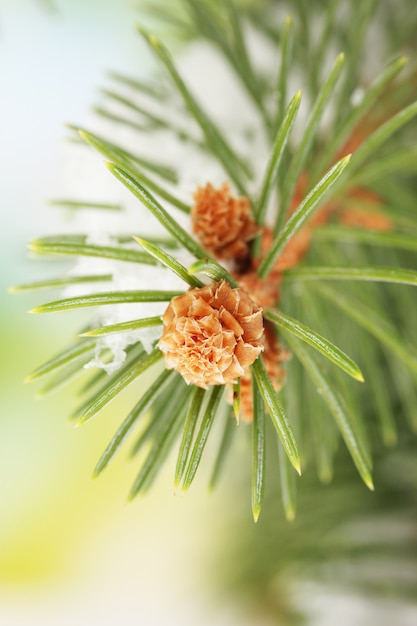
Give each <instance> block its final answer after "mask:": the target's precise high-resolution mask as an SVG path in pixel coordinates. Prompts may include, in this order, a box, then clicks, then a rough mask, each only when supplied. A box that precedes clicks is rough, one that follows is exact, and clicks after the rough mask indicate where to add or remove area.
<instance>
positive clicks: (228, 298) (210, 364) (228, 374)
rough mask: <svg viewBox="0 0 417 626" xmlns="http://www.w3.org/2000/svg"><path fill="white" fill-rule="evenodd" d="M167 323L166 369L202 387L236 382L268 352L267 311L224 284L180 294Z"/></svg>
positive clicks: (164, 339)
mask: <svg viewBox="0 0 417 626" xmlns="http://www.w3.org/2000/svg"><path fill="white" fill-rule="evenodd" d="M162 321H163V324H164V329H163V332H162V336H161V339H160V340H159V344H158V345H159V348H160V349H161V350H162V352H163V353H164V356H165V363H166V367H167V368H168V369H176V370H177V371H178V372H179V373H180V374H181V376H182V377H183V378H184V380H185V382H186V383H188V384H189V383H192V384H194V385H197V386H198V387H203V389H207V387H208V386H209V385H223V384H225V383H230V382H234V381H236V380H237V379H238V378H239V377H240V376H242V374H244V372H245V370H246V368H247V367H248V366H249V365H251V364H252V363H253V362H254V361H255V359H256V358H257V357H258V355H259V354H260V352H261V351H262V350H263V343H262V338H263V332H264V326H263V317H262V308H261V307H259V306H258V305H257V304H256V303H255V302H254V301H253V300H252V299H251V298H250V297H249V295H248V294H247V293H246V292H245V291H244V290H243V289H240V288H238V289H232V287H230V285H229V284H228V283H226V282H225V281H221V282H219V283H212V284H210V285H206V286H205V287H201V288H198V289H190V290H189V291H187V292H186V293H185V294H183V295H181V296H176V297H175V298H173V299H172V300H171V302H170V303H169V305H168V308H167V310H166V311H165V313H164V315H163V316H162Z"/></svg>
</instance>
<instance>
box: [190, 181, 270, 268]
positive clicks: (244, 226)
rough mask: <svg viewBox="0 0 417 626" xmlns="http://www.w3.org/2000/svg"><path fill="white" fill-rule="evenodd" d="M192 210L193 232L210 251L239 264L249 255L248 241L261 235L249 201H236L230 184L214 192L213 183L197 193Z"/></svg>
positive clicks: (245, 199) (220, 257) (241, 198)
mask: <svg viewBox="0 0 417 626" xmlns="http://www.w3.org/2000/svg"><path fill="white" fill-rule="evenodd" d="M194 201H195V204H194V206H193V208H192V211H191V220H192V227H193V231H194V233H195V234H196V235H197V237H198V240H199V241H200V243H201V245H202V246H203V248H204V249H205V250H207V252H210V253H211V254H213V255H214V256H215V257H217V258H218V259H224V260H233V261H235V262H237V263H239V262H241V261H242V260H244V259H246V258H247V257H248V255H249V243H248V242H249V241H251V239H253V238H254V237H255V236H256V235H257V233H258V232H259V228H258V227H257V225H256V224H255V221H254V219H253V217H252V215H251V208H250V203H249V200H248V199H247V198H246V197H244V196H242V197H240V198H235V197H234V196H233V195H232V193H231V191H230V187H229V185H228V183H224V184H223V185H222V186H221V187H220V188H219V189H215V188H214V187H213V186H212V185H211V184H210V183H208V184H207V185H206V186H205V187H199V188H198V189H197V191H196V192H195V194H194Z"/></svg>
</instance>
